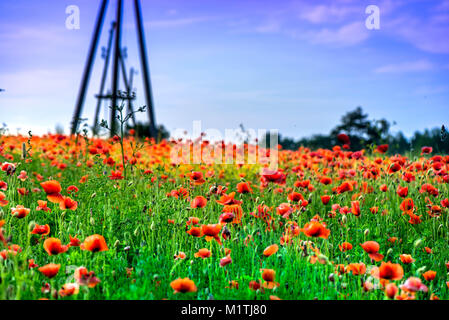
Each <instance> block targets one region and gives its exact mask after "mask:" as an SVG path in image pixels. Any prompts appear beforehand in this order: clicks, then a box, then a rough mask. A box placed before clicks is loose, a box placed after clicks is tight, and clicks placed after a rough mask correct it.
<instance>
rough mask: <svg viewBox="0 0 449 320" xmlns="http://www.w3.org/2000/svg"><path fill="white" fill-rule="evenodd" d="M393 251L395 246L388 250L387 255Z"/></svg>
mask: <svg viewBox="0 0 449 320" xmlns="http://www.w3.org/2000/svg"><path fill="white" fill-rule="evenodd" d="M392 252H393V248H390V249H388V251H387V256H388V255H389V254H390V253H392Z"/></svg>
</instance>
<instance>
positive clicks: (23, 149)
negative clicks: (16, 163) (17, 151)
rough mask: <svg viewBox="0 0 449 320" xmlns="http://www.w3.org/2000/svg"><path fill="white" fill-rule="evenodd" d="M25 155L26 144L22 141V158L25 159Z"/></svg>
mask: <svg viewBox="0 0 449 320" xmlns="http://www.w3.org/2000/svg"><path fill="white" fill-rule="evenodd" d="M26 157H27V146H26V144H25V142H23V143H22V159H25V158H26Z"/></svg>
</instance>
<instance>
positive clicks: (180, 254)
mask: <svg viewBox="0 0 449 320" xmlns="http://www.w3.org/2000/svg"><path fill="white" fill-rule="evenodd" d="M185 258H186V254H185V253H184V252H182V251H179V252H178V254H175V257H174V259H175V260H178V259H180V260H184V259H185Z"/></svg>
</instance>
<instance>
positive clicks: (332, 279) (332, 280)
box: [329, 273, 335, 282]
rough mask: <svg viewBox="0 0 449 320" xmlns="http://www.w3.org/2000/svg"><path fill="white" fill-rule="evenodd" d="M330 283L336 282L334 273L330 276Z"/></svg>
mask: <svg viewBox="0 0 449 320" xmlns="http://www.w3.org/2000/svg"><path fill="white" fill-rule="evenodd" d="M329 281H330V282H335V275H334V274H333V273H331V274H330V275H329Z"/></svg>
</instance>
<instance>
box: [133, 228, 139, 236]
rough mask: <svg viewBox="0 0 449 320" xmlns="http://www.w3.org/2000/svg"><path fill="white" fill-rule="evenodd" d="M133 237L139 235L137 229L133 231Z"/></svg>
mask: <svg viewBox="0 0 449 320" xmlns="http://www.w3.org/2000/svg"><path fill="white" fill-rule="evenodd" d="M134 235H135V236H136V237H137V236H138V235H139V227H137V228H136V230H134Z"/></svg>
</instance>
